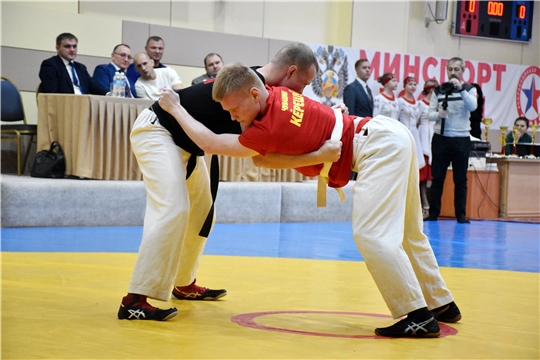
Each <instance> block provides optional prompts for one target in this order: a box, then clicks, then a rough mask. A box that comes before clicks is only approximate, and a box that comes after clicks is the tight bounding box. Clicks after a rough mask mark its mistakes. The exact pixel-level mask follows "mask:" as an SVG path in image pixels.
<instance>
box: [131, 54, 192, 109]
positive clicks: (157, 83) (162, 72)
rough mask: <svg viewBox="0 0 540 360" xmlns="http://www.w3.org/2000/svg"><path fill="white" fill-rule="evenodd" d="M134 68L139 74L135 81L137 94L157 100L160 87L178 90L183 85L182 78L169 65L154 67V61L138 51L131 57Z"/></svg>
mask: <svg viewBox="0 0 540 360" xmlns="http://www.w3.org/2000/svg"><path fill="white" fill-rule="evenodd" d="M133 64H134V65H135V70H137V72H138V73H139V74H140V75H141V76H140V77H139V79H138V80H137V82H136V83H135V92H136V93H137V96H139V97H140V98H143V99H152V100H158V99H159V95H160V94H161V89H162V88H169V89H173V90H179V89H182V88H183V87H184V85H183V84H182V80H180V77H179V76H178V74H177V73H176V71H174V69H172V68H170V67H164V68H158V69H155V68H154V66H153V65H154V61H153V60H152V59H150V57H149V56H148V55H147V54H145V53H138V54H137V55H135V58H134V59H133Z"/></svg>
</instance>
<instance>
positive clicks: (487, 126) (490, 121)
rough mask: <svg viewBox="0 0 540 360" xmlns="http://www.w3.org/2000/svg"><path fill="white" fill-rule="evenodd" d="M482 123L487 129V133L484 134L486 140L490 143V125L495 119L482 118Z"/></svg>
mask: <svg viewBox="0 0 540 360" xmlns="http://www.w3.org/2000/svg"><path fill="white" fill-rule="evenodd" d="M482 123H483V124H484V126H485V127H486V131H485V132H484V137H485V138H486V142H488V131H489V125H491V124H492V123H493V118H482Z"/></svg>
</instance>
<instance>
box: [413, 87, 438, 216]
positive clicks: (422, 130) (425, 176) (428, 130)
mask: <svg viewBox="0 0 540 360" xmlns="http://www.w3.org/2000/svg"><path fill="white" fill-rule="evenodd" d="M437 85H439V83H438V82H437V80H428V81H426V82H425V83H424V90H423V91H422V95H424V98H423V99H422V100H420V101H418V107H419V108H420V124H419V125H418V135H419V136H420V144H421V147H422V153H423V155H424V162H425V163H426V166H424V167H423V168H421V169H420V198H421V200H422V214H423V216H424V217H426V216H428V214H429V202H428V197H427V182H428V181H430V180H431V179H432V178H431V138H432V137H433V126H434V125H435V121H429V120H428V118H427V113H428V108H429V100H430V99H431V94H432V93H433V90H434V89H435V87H436V86H437Z"/></svg>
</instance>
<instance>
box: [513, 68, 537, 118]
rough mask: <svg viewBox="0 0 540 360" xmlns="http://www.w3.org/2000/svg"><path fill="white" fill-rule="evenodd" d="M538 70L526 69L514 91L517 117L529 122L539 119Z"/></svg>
mask: <svg viewBox="0 0 540 360" xmlns="http://www.w3.org/2000/svg"><path fill="white" fill-rule="evenodd" d="M539 101H540V68H539V67H537V66H530V67H528V68H527V69H526V70H525V71H524V72H523V74H522V75H521V77H520V79H519V82H518V86H517V89H516V108H517V111H518V114H519V116H523V117H526V118H527V119H529V120H535V119H536V120H538V119H539V118H540V104H539Z"/></svg>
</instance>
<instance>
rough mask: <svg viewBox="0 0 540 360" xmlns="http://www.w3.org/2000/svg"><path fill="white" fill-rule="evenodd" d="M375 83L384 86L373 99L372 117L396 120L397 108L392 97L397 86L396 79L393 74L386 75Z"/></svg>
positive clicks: (394, 98)
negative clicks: (382, 116) (378, 116)
mask: <svg viewBox="0 0 540 360" xmlns="http://www.w3.org/2000/svg"><path fill="white" fill-rule="evenodd" d="M377 81H378V82H379V83H381V85H382V86H384V89H383V91H382V92H381V93H380V94H379V95H377V96H375V99H373V116H374V117H375V116H377V115H379V114H380V115H384V116H388V117H390V118H392V119H396V120H397V118H398V116H399V106H398V103H397V101H396V97H395V96H394V91H395V90H396V89H397V85H398V82H397V79H396V77H395V76H394V74H393V73H386V74H384V75H383V76H381V77H380V78H379V79H378V80H377Z"/></svg>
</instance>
